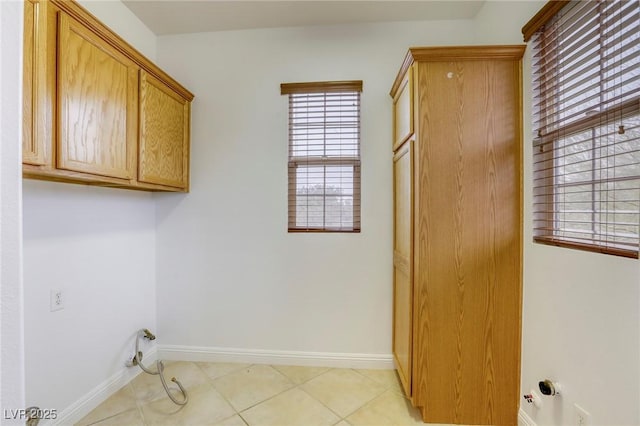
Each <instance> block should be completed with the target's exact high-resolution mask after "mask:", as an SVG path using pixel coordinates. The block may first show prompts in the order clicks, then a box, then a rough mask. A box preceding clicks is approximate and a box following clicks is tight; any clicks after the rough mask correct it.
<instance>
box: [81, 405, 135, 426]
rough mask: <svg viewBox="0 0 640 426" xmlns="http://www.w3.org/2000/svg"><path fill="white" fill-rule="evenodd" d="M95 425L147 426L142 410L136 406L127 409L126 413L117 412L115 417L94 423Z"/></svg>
mask: <svg viewBox="0 0 640 426" xmlns="http://www.w3.org/2000/svg"><path fill="white" fill-rule="evenodd" d="M94 425H95V426H124V425H126V426H145V424H144V421H143V420H142V416H141V415H140V410H138V408H134V409H133V410H129V411H125V412H124V413H120V414H116V415H115V416H113V417H109V418H107V419H104V420H102V421H100V422H98V423H94Z"/></svg>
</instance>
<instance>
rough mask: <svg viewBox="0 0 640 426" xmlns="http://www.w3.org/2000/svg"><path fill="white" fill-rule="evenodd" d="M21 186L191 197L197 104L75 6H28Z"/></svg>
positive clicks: (36, 1) (69, 0)
mask: <svg viewBox="0 0 640 426" xmlns="http://www.w3.org/2000/svg"><path fill="white" fill-rule="evenodd" d="M24 2H25V3H24V8H25V9H24V10H25V15H24V16H25V18H24V70H23V71H24V89H23V93H24V104H23V109H24V111H23V118H24V121H23V129H24V130H23V144H22V145H23V166H22V170H23V176H24V177H27V178H34V179H45V180H54V181H61V182H72V183H84V184H89V185H102V186H112V187H119V188H130V189H140V190H149V191H187V190H188V186H189V185H188V183H189V137H190V131H189V126H190V105H191V101H192V100H193V94H192V93H190V92H189V91H188V90H187V89H185V88H184V87H182V86H181V85H180V84H179V83H178V82H176V81H175V80H174V79H172V78H171V77H170V76H169V75H167V74H166V73H165V72H164V71H162V70H161V69H160V68H158V67H157V66H156V65H154V64H153V63H152V62H151V61H149V60H148V59H147V58H145V57H144V56H143V55H141V54H140V53H139V52H138V51H136V50H135V49H134V48H133V47H131V46H130V45H129V44H128V43H127V42H126V41H124V40H123V39H122V38H120V37H119V36H118V35H117V34H115V33H114V32H113V31H111V30H110V29H109V28H107V27H105V26H104V25H103V24H102V23H101V22H100V21H98V20H97V19H96V18H95V17H94V16H93V15H91V14H90V13H89V12H87V11H86V10H85V9H84V8H82V7H81V6H80V5H78V3H76V2H75V1H73V0H24Z"/></svg>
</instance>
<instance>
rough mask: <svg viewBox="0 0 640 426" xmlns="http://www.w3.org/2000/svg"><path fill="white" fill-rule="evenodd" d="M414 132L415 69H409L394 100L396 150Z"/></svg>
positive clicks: (394, 146)
mask: <svg viewBox="0 0 640 426" xmlns="http://www.w3.org/2000/svg"><path fill="white" fill-rule="evenodd" d="M412 134H413V69H412V68H409V69H408V70H407V75H406V76H405V78H404V79H403V80H402V84H401V86H400V89H399V90H398V93H397V95H396V96H395V98H394V100H393V149H394V151H395V150H396V149H398V147H400V145H402V143H404V141H406V140H407V139H408V138H409V137H411V135H412Z"/></svg>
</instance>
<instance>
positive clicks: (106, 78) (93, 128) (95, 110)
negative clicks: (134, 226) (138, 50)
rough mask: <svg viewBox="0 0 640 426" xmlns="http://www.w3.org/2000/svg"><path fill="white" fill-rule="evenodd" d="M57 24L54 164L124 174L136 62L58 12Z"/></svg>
mask: <svg viewBox="0 0 640 426" xmlns="http://www.w3.org/2000/svg"><path fill="white" fill-rule="evenodd" d="M58 17H59V21H58V22H59V24H58V37H59V42H58V46H59V48H58V100H59V106H58V108H59V125H60V128H59V131H60V136H59V141H58V162H57V166H58V168H60V169H65V170H72V171H77V172H85V173H91V174H98V175H104V176H110V177H114V178H122V179H130V178H131V177H133V174H134V157H133V155H134V153H135V147H136V137H137V116H138V113H137V97H138V91H137V90H138V67H137V66H136V64H135V63H134V62H133V61H131V60H130V59H128V58H127V57H125V56H124V55H122V54H121V53H120V52H118V51H116V50H115V49H114V48H113V47H111V46H109V45H108V44H107V43H105V42H104V41H103V40H101V39H100V38H99V37H97V36H96V35H95V34H94V33H93V32H91V31H90V30H89V29H87V28H86V27H84V26H83V25H81V24H80V23H78V22H77V21H76V20H74V19H73V18H71V17H69V16H67V15H66V14H64V13H60V14H59V15H58Z"/></svg>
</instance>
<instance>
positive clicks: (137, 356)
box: [133, 330, 189, 405]
mask: <svg viewBox="0 0 640 426" xmlns="http://www.w3.org/2000/svg"><path fill="white" fill-rule="evenodd" d="M146 335H147V334H146V333H145V330H140V332H138V336H137V337H136V354H135V356H134V357H133V358H134V359H135V361H136V364H138V365H139V366H140V368H142V371H144V372H145V373H147V374H152V375H154V376H156V375H159V376H160V381H161V382H162V387H163V388H164V390H165V392H166V393H167V396H169V398H170V399H171V401H173V402H174V404H177V405H185V404H186V403H187V402H189V395H187V391H186V390H185V389H184V387H183V386H182V384H181V383H180V382H179V381H178V379H176V378H175V377H172V378H171V381H172V382H174V383H175V384H176V385H178V387H179V388H180V392H182V396H183V397H184V400H183V401H179V400H178V399H176V397H174V396H173V395H171V392H170V391H169V386H168V385H167V382H166V380H165V378H164V364H163V363H162V361H161V360H157V361H156V371H153V370H150V369H148V368H147V367H145V366H144V365H143V364H142V357H141V356H140V355H142V352H140V351H139V350H138V348H139V342H140V336H143V337H145V336H146Z"/></svg>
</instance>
